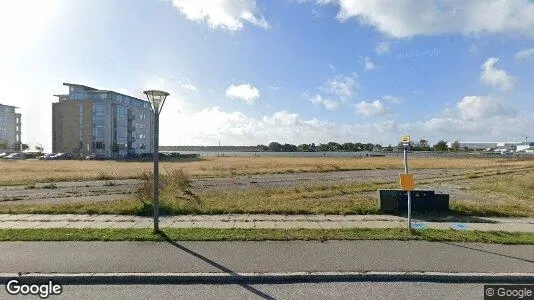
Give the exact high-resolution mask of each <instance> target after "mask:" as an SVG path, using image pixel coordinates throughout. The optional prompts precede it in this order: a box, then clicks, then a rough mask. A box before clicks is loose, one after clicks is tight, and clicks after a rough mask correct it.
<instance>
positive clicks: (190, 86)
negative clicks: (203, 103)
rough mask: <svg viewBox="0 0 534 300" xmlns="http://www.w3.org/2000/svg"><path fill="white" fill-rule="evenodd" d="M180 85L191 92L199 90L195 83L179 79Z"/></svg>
mask: <svg viewBox="0 0 534 300" xmlns="http://www.w3.org/2000/svg"><path fill="white" fill-rule="evenodd" d="M178 85H179V86H180V88H182V89H184V90H188V91H191V92H198V88H197V87H196V86H195V85H194V84H191V83H184V82H181V81H178Z"/></svg>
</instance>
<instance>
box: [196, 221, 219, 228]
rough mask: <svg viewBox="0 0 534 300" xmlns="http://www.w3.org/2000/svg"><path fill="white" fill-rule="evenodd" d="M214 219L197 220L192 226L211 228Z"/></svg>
mask: <svg viewBox="0 0 534 300" xmlns="http://www.w3.org/2000/svg"><path fill="white" fill-rule="evenodd" d="M213 223H214V222H213V221H196V222H193V226H192V228H196V227H198V228H210V227H213Z"/></svg>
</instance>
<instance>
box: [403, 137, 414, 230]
mask: <svg viewBox="0 0 534 300" xmlns="http://www.w3.org/2000/svg"><path fill="white" fill-rule="evenodd" d="M404 174H408V146H404ZM406 193H407V194H408V229H409V230H410V231H412V192H411V191H409V190H408V191H406Z"/></svg>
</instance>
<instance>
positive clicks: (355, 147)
mask: <svg viewBox="0 0 534 300" xmlns="http://www.w3.org/2000/svg"><path fill="white" fill-rule="evenodd" d="M403 149H404V145H402V143H399V144H397V145H396V146H392V145H388V146H383V145H380V144H373V143H359V142H357V143H342V144H340V143H336V142H328V143H320V144H315V143H311V144H300V145H293V144H288V143H285V144H281V143H278V142H271V143H269V145H257V146H161V147H160V150H161V151H205V152H217V151H223V152H238V151H239V152H360V151H402V150H403ZM409 150H411V151H463V150H467V149H460V143H459V142H458V141H455V142H453V143H452V144H451V146H450V147H449V145H448V144H447V142H445V141H443V140H440V141H438V142H437V143H436V144H434V145H430V144H429V142H428V141H427V140H424V139H421V140H419V141H417V142H411V143H410V145H409Z"/></svg>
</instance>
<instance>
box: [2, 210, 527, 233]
mask: <svg viewBox="0 0 534 300" xmlns="http://www.w3.org/2000/svg"><path fill="white" fill-rule="evenodd" d="M152 224H153V223H152V218H151V217H139V216H124V215H73V214H65V215H44V214H0V229H25V228H151V227H152ZM160 226H161V227H162V228H278V229H290V228H308V229H342V228H404V227H406V226H407V219H406V218H404V217H399V216H389V215H345V216H343V215H262V214H257V215H235V214H233V215H187V216H169V217H161V219H160ZM412 226H414V227H415V228H418V229H424V228H431V229H454V230H480V231H507V232H534V218H469V217H464V218H460V217H458V218H456V219H455V220H449V221H439V222H437V221H426V220H420V219H417V218H414V219H413V223H412Z"/></svg>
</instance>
